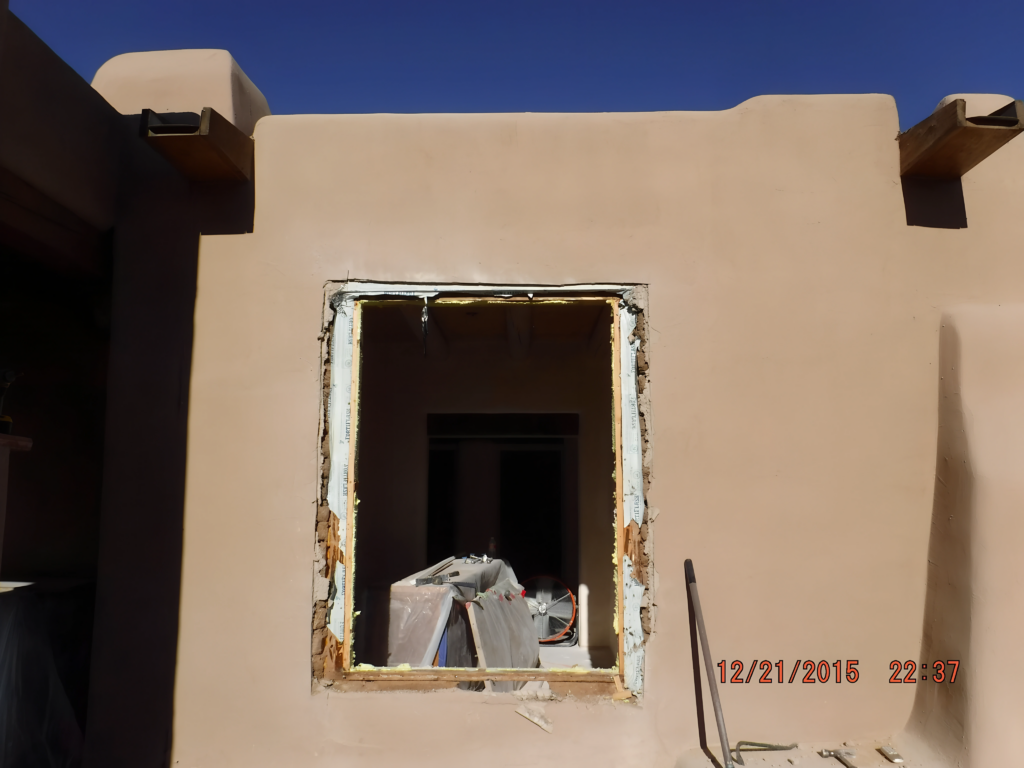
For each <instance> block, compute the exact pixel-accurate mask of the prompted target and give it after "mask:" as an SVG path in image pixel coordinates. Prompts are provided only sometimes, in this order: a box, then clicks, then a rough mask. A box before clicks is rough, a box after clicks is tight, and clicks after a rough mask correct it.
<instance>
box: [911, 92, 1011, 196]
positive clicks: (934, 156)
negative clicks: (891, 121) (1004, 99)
mask: <svg viewBox="0 0 1024 768" xmlns="http://www.w3.org/2000/svg"><path fill="white" fill-rule="evenodd" d="M1022 130H1024V105H1022V104H1021V102H1020V100H1017V101H1011V102H1010V103H1009V104H1007V105H1006V106H1005V107H1002V108H1001V109H997V110H996V111H995V112H993V113H992V114H990V115H984V116H980V117H967V102H966V101H964V100H963V99H956V100H954V101H951V102H950V103H949V104H947V105H946V106H944V107H943V108H942V109H938V110H936V111H935V112H933V113H932V114H931V115H929V116H928V117H926V118H925V119H924V120H922V121H921V122H920V123H918V124H917V125H915V126H914V127H913V128H911V129H910V130H909V131H907V132H905V133H901V134H900V135H899V142H900V176H928V177H930V178H935V179H958V178H960V177H961V176H963V175H964V174H965V173H967V172H968V171H969V170H971V168H973V167H974V166H976V165H977V164H978V163H980V162H981V161H982V160H984V159H985V158H986V157H988V156H989V155H991V154H992V153H993V152H995V151H996V150H997V149H999V148H1000V147H1001V146H1003V145H1004V144H1006V143H1007V142H1008V141H1010V140H1011V139H1012V138H1014V137H1015V136H1017V135H1018V134H1019V133H1021V131H1022Z"/></svg>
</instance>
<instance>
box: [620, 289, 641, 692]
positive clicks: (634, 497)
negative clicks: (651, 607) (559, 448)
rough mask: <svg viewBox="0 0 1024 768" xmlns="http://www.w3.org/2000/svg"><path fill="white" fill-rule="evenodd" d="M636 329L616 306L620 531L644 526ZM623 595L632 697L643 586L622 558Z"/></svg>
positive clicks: (626, 677) (637, 677)
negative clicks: (619, 419) (617, 326)
mask: <svg viewBox="0 0 1024 768" xmlns="http://www.w3.org/2000/svg"><path fill="white" fill-rule="evenodd" d="M635 328H636V315H634V314H633V313H632V312H630V309H629V305H628V304H626V302H624V301H623V302H621V303H620V305H619V391H620V392H621V395H620V396H621V398H622V504H623V507H624V509H623V514H622V527H623V528H628V527H629V523H630V521H636V524H637V525H642V524H643V522H644V475H643V451H642V446H641V445H640V408H639V404H638V402H637V397H638V395H637V380H636V353H637V351H638V350H639V349H640V340H639V339H635V338H634V339H633V340H632V341H630V340H629V337H630V334H632V333H633V330H634V329H635ZM622 591H623V596H622V599H623V608H622V613H623V624H624V627H623V631H624V633H625V636H624V638H623V649H624V651H625V656H626V658H625V663H624V665H623V684H624V685H625V687H626V688H628V689H629V690H631V691H633V693H640V692H641V691H642V689H643V667H644V632H643V627H642V626H641V625H640V602H641V601H642V600H643V596H644V585H643V584H642V583H641V582H640V581H638V580H637V579H636V578H635V577H634V576H633V563H632V562H631V561H630V559H629V558H628V557H627V556H625V555H623V557H622Z"/></svg>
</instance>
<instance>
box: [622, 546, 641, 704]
mask: <svg viewBox="0 0 1024 768" xmlns="http://www.w3.org/2000/svg"><path fill="white" fill-rule="evenodd" d="M622 582H623V584H622V587H623V591H624V592H625V607H624V610H623V622H622V623H623V624H624V631H625V637H624V638H623V641H624V642H623V645H624V646H625V652H626V663H625V665H624V668H623V685H625V687H626V688H628V689H629V690H631V691H633V693H640V692H642V690H643V687H644V629H643V626H642V625H641V624H640V601H641V600H642V599H643V596H644V585H643V584H641V583H640V582H639V581H637V580H636V577H634V576H633V563H632V561H630V559H629V557H628V556H626V555H623V556H622Z"/></svg>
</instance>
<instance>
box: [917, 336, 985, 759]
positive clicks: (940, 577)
mask: <svg viewBox="0 0 1024 768" xmlns="http://www.w3.org/2000/svg"><path fill="white" fill-rule="evenodd" d="M939 344H940V347H939V376H940V379H939V427H938V441H937V449H936V457H935V495H934V500H933V503H932V520H931V533H930V537H929V542H928V564H927V567H928V576H927V587H926V592H925V610H924V625H923V628H922V635H921V652H920V654H919V655H918V660H919V661H920V662H921V663H927V664H929V669H928V671H927V672H926V674H928V675H929V676H930V675H932V674H933V670H932V669H931V668H930V665H931V663H932V662H933V661H935V660H946V659H959V660H960V667H961V669H960V673H961V674H963V668H965V667H969V666H970V658H969V657H970V646H971V525H972V517H973V496H974V482H973V469H972V465H971V458H970V450H969V446H968V444H967V433H966V432H965V424H964V413H963V406H962V402H961V395H960V338H959V334H958V333H957V330H956V328H955V326H954V324H953V322H952V320H951V318H949V317H946V316H944V317H943V320H942V328H941V329H940V340H939ZM946 678H947V682H945V683H933V682H929V683H928V684H927V685H917V686H916V691H915V698H914V705H913V709H912V710H911V715H910V719H909V721H908V723H907V727H906V730H907V732H908V733H909V734H910V735H911V736H912V737H914V738H916V739H920V740H921V741H923V742H924V743H925V744H926V745H927V747H928V748H930V749H932V750H935V751H937V752H938V753H939V754H940V755H941V756H943V757H945V758H946V760H948V764H949V765H954V764H958V762H957V761H958V759H959V758H961V757H962V756H964V755H965V754H966V753H965V742H964V739H965V736H966V724H967V723H966V718H967V699H968V690H969V685H968V684H967V682H966V681H958V682H957V683H956V684H955V685H951V684H950V683H949V682H948V680H949V675H948V673H947V675H946Z"/></svg>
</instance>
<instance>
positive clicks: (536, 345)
mask: <svg viewBox="0 0 1024 768" xmlns="http://www.w3.org/2000/svg"><path fill="white" fill-rule="evenodd" d="M377 311H378V312H379V311H380V310H377ZM392 311H393V310H392ZM587 311H588V312H589V314H588V317H592V315H593V309H592V308H589V307H588V308H587ZM363 312H364V314H363V320H362V322H363V333H364V340H363V342H362V345H361V349H362V363H361V369H360V400H359V402H360V416H359V418H360V421H359V453H358V458H357V478H358V480H357V482H358V491H357V493H358V498H359V507H358V517H357V523H356V542H357V543H356V547H357V549H356V564H357V565H356V569H357V570H356V585H355V589H356V594H357V595H358V594H359V592H360V590H361V589H363V588H364V586H365V585H373V586H378V587H381V586H385V585H387V584H390V583H392V582H394V581H397V580H398V579H400V578H401V577H403V576H406V575H408V574H410V573H413V572H415V571H417V570H421V569H423V568H425V567H427V565H429V563H428V562H427V561H426V551H427V526H426V524H427V474H428V473H427V469H428V459H429V441H428V436H427V414H428V413H516V412H518V413H545V412H546V413H569V412H574V413H579V415H580V427H579V430H580V433H579V483H578V487H579V531H580V539H579V552H580V563H579V578H580V581H581V582H582V583H585V584H587V585H588V586H589V587H590V617H591V619H590V625H591V626H590V638H591V640H590V642H591V645H592V646H594V647H608V648H611V647H614V646H615V634H614V627H613V618H614V590H613V586H614V578H615V571H614V568H613V567H612V553H613V551H614V546H615V544H614V528H613V512H614V480H613V473H614V457H613V454H612V451H611V444H612V441H611V436H612V421H611V412H612V410H611V399H612V388H611V385H612V381H611V344H610V341H609V343H607V344H606V345H604V347H603V348H601V349H598V350H591V349H589V347H588V345H587V342H588V337H587V336H584V337H583V338H582V339H581V340H572V341H565V342H558V341H539V340H534V341H533V342H532V343H531V345H530V348H529V350H528V351H527V353H526V355H525V356H521V357H518V356H517V357H514V356H513V355H512V354H510V352H509V347H508V343H507V341H506V340H505V339H504V338H500V339H499V340H498V341H497V342H489V343H484V344H468V345H462V344H460V343H459V341H458V340H457V339H455V338H450V339H448V343H447V355H446V356H445V357H443V358H442V357H440V356H438V355H430V354H428V355H426V356H424V354H423V346H422V343H421V342H419V341H417V340H416V339H415V337H414V335H413V333H412V331H406V334H407V336H408V339H407V340H406V341H395V340H391V341H379V342H377V343H375V342H374V341H373V329H372V328H370V329H369V330H368V329H367V326H370V325H371V324H372V323H373V322H374V321H373V312H374V309H373V308H372V306H371V307H368V308H364V310H363ZM441 325H442V326H443V319H442V321H441ZM608 325H609V328H610V313H609V321H608ZM587 329H588V330H589V325H588V327H587ZM609 339H610V336H609ZM492 448H494V449H495V450H496V446H492ZM491 464H492V465H493V467H492V468H493V469H494V470H496V469H497V460H496V457H495V461H493V462H491ZM474 471H478V472H479V471H482V470H481V468H480V467H476V469H475V470H474ZM494 502H495V503H496V502H497V499H494ZM492 513H493V514H494V515H496V514H497V509H496V508H495V509H494V510H492ZM371 553H372V556H371ZM453 554H454V553H453ZM530 575H532V574H520V573H517V576H519V577H520V578H525V577H527V576H530ZM361 581H365V585H363V584H360V582H361ZM357 631H358V630H357Z"/></svg>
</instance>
